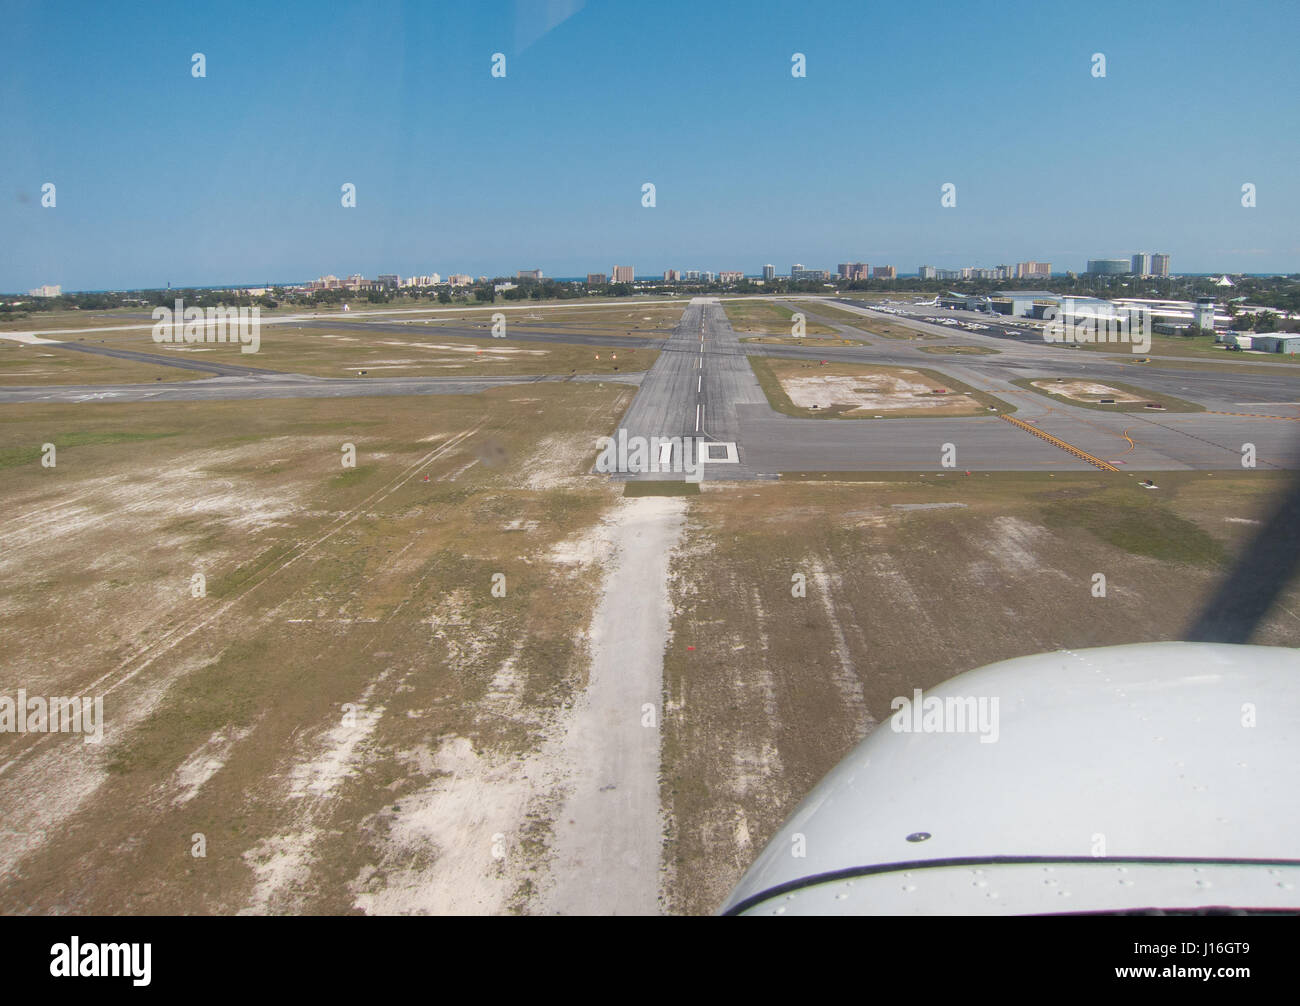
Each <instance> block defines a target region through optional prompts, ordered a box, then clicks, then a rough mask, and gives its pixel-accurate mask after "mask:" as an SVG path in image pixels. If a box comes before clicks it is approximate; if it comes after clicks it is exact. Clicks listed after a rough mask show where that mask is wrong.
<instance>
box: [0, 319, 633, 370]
mask: <svg viewBox="0 0 1300 1006" xmlns="http://www.w3.org/2000/svg"><path fill="white" fill-rule="evenodd" d="M440 327H441V326H440ZM460 331H464V328H463V326H462V328H461V329H460ZM79 341H82V342H85V343H87V344H88V345H99V344H102V345H104V346H106V347H111V348H116V349H130V350H133V351H135V352H143V353H151V354H156V355H159V356H166V357H171V358H175V359H177V360H186V359H190V360H203V361H212V362H217V363H226V364H233V365H235V366H243V367H256V368H261V369H267V370H276V371H282V372H285V373H295V374H307V375H310V376H315V377H355V376H358V375H359V374H360V371H363V370H364V371H366V374H365V376H367V377H439V376H447V377H456V376H493V375H520V374H567V373H580V374H613V373H625V372H628V371H638V370H646V369H648V368H649V367H650V366H651V364H653V363H654V360H655V357H656V356H657V355H658V352H657V351H656V350H648V349H637V348H635V347H631V346H620V345H618V344H617V342H613V341H611V342H610V344H608V345H603V346H578V345H568V344H564V343H558V342H557V343H538V342H522V341H515V340H511V339H494V338H492V337H491V336H490V335H489V334H487V331H486V330H485V331H484V334H483V335H481V336H479V337H477V338H475V337H468V336H464V335H450V334H446V335H444V334H441V333H440V331H439V327H435V326H432V325H431V326H427V327H426V326H423V325H412V326H411V327H410V329H409V331H408V330H405V329H404V330H402V331H397V332H394V331H386V330H382V329H375V330H373V331H371V330H366V329H356V328H339V329H337V330H333V331H331V330H329V329H323V328H310V327H302V328H299V327H298V326H296V325H271V326H265V327H263V328H262V329H261V334H260V346H259V349H258V352H256V353H244V352H241V348H240V345H239V344H238V343H237V342H226V343H215V342H213V343H196V344H194V345H185V344H172V343H156V342H154V341H153V338H152V336H151V334H150V333H149V332H147V331H141V332H105V333H103V338H95V337H94V336H93V335H91V336H87V337H83V338H81V339H80V340H79ZM13 345H16V344H15V343H12V342H10V341H8V340H3V339H0V361H3V360H5V359H8V358H10V356H12V357H13V358H14V359H18V354H16V353H6V352H5V351H6V350H7V349H8V347H10V346H13ZM30 350H38V351H42V352H47V353H51V354H59V355H58V356H57V357H55V359H56V360H60V361H61V360H62V359H63V358H64V357H70V358H72V361H71V363H68V364H63V365H62V366H63V369H61V370H59V371H57V372H56V373H55V374H52V375H50V378H51V379H50V380H49V381H48V383H58V384H68V383H76V384H80V383H86V384H91V383H99V380H107V379H110V378H111V375H113V374H115V373H118V372H121V373H127V372H128V371H127V368H128V367H133V368H138V369H139V370H141V371H142V372H143V373H144V374H145V375H149V374H155V373H156V374H157V375H159V376H162V378H163V380H184V379H186V374H187V372H186V371H184V370H180V369H177V368H170V367H151V366H149V365H147V364H135V363H132V364H128V363H126V362H125V361H117V360H114V359H112V358H111V357H101V356H95V355H92V354H87V353H77V352H69V351H67V350H58V349H50V348H46V349H44V350H42V348H41V347H40V346H24V347H23V349H22V350H21V351H19V352H20V353H27V352H28V351H30ZM85 361H103V365H102V366H101V365H100V364H98V363H93V362H85ZM42 362H43V363H46V362H48V360H45V359H44V358H43V359H42ZM117 364H121V366H120V367H118V366H116V365H117ZM33 369H35V368H33ZM51 369H53V368H51ZM2 373H3V371H0V374H2ZM189 373H190V375H191V376H194V374H193V372H189ZM97 374H102V375H105V376H104V377H103V378H100V379H97V378H96V375H97ZM83 378H84V380H83ZM144 379H152V378H150V377H148V376H145V377H144ZM17 381H18V378H17V377H15V383H17Z"/></svg>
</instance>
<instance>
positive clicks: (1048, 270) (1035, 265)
mask: <svg viewBox="0 0 1300 1006" xmlns="http://www.w3.org/2000/svg"><path fill="white" fill-rule="evenodd" d="M1051 275H1052V263H1051V262H1017V263H1016V275H1015V278H1016V279H1034V278H1035V277H1039V278H1044V279H1046V278H1050V277H1051Z"/></svg>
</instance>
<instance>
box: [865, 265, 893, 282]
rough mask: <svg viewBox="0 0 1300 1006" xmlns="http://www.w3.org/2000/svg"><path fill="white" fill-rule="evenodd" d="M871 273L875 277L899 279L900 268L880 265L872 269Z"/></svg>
mask: <svg viewBox="0 0 1300 1006" xmlns="http://www.w3.org/2000/svg"><path fill="white" fill-rule="evenodd" d="M871 275H872V277H873V278H875V279H898V270H897V269H895V268H894V267H893V266H892V265H878V266H876V267H875V268H874V269H872V270H871Z"/></svg>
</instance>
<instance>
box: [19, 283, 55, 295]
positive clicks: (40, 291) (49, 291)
mask: <svg viewBox="0 0 1300 1006" xmlns="http://www.w3.org/2000/svg"><path fill="white" fill-rule="evenodd" d="M27 296H28V297H61V296H63V286H62V285H61V284H59V283H55V284H54V285H53V286H50V285H48V284H47V285H45V286H38V287H37V288H36V289H35V290H28V291H27Z"/></svg>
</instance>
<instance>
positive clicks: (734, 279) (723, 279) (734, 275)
mask: <svg viewBox="0 0 1300 1006" xmlns="http://www.w3.org/2000/svg"><path fill="white" fill-rule="evenodd" d="M744 278H745V274H744V273H743V272H734V271H730V270H728V271H727V272H720V273H718V282H719V283H739V282H740V281H741V280H742V279H744Z"/></svg>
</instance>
